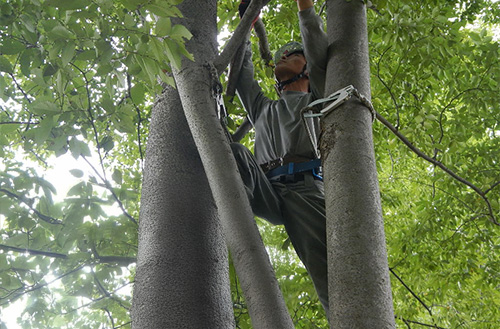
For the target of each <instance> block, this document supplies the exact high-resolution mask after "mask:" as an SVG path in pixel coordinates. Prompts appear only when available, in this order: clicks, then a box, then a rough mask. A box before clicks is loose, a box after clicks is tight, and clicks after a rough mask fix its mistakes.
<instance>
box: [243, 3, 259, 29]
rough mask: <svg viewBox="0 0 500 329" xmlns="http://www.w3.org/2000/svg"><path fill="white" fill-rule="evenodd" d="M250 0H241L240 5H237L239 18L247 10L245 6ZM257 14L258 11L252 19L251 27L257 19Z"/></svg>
mask: <svg viewBox="0 0 500 329" xmlns="http://www.w3.org/2000/svg"><path fill="white" fill-rule="evenodd" d="M251 1H252V0H241V2H240V5H239V6H238V11H239V13H240V18H242V17H243V15H244V14H245V11H246V10H247V8H248V6H249V5H250V2H251ZM259 15H260V11H259V13H258V14H257V16H256V17H255V18H254V20H253V21H252V27H253V25H254V24H255V22H256V21H257V20H258V19H259Z"/></svg>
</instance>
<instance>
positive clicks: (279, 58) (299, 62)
mask: <svg viewBox="0 0 500 329" xmlns="http://www.w3.org/2000/svg"><path fill="white" fill-rule="evenodd" d="M295 1H296V2H297V5H298V9H299V13H298V16H299V23H300V28H301V36H302V41H303V44H304V46H302V45H301V44H300V43H298V42H290V43H287V44H286V45H284V46H283V47H281V48H280V49H279V50H278V51H277V52H276V54H275V56H274V57H275V58H274V61H275V65H276V66H275V76H276V80H277V84H276V87H277V89H278V90H279V93H280V99H279V100H277V101H273V100H270V99H268V98H267V97H265V96H264V94H263V93H262V90H261V88H260V87H259V85H258V84H257V82H256V81H255V80H254V69H253V64H252V60H251V56H252V54H251V49H250V47H247V50H246V54H245V59H244V62H243V66H242V69H241V71H240V75H239V79H238V82H237V84H236V91H237V94H238V96H239V98H240V100H241V102H242V104H243V107H244V108H245V110H246V111H247V113H248V117H249V119H250V121H251V123H252V125H253V126H254V128H255V146H254V150H255V156H254V155H253V154H252V153H251V152H250V151H249V150H248V149H247V148H246V147H244V146H242V145H241V144H237V143H233V144H231V148H232V150H233V153H234V155H235V158H236V161H237V163H238V168H239V171H240V174H241V176H242V179H243V182H244V184H245V188H246V190H247V193H248V195H249V198H250V204H251V205H252V209H253V212H254V214H255V215H256V216H259V217H262V218H264V219H266V220H268V221H269V222H271V223H273V224H283V225H284V226H285V229H286V231H287V233H288V236H289V237H290V240H291V242H292V244H293V246H294V248H295V251H296V252H297V255H298V256H299V258H300V259H301V261H302V262H303V264H304V265H305V267H306V269H307V271H308V273H309V275H310V276H311V278H312V281H313V283H314V286H315V288H316V291H317V293H318V296H319V300H320V301H321V303H322V305H323V307H324V309H325V311H326V312H327V315H328V278H327V249H326V219H325V199H324V190H323V181H322V179H321V176H319V174H318V170H319V167H320V164H321V163H320V160H319V155H318V151H317V143H318V135H319V121H318V119H312V118H309V119H307V120H308V121H305V122H304V121H303V120H302V114H301V110H302V109H303V108H305V107H306V106H307V105H308V104H310V103H311V102H312V101H314V100H316V99H319V98H322V97H323V94H324V84H325V72H326V63H327V48H328V42H327V36H326V33H325V32H324V31H323V23H322V21H321V19H320V17H319V16H318V15H317V14H316V12H315V10H314V7H313V1H312V0H295ZM249 2H250V1H248V0H246V1H245V0H244V1H242V5H245V4H246V5H248V3H249ZM240 8H241V7H240ZM306 59H307V61H306ZM305 124H308V125H309V130H310V131H311V132H312V135H313V140H312V141H311V138H310V137H309V135H308V133H307V132H306V128H305Z"/></svg>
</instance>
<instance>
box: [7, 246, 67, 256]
mask: <svg viewBox="0 0 500 329" xmlns="http://www.w3.org/2000/svg"><path fill="white" fill-rule="evenodd" d="M0 249H1V250H3V251H15V252H19V253H23V254H24V253H28V254H30V255H36V256H46V257H52V258H61V259H66V258H68V255H65V254H59V253H57V252H50V251H42V250H34V249H26V248H18V247H12V246H7V245H4V244H0Z"/></svg>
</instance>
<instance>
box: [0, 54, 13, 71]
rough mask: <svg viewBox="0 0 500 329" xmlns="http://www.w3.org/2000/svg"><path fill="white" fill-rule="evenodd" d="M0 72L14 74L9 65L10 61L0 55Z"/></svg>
mask: <svg viewBox="0 0 500 329" xmlns="http://www.w3.org/2000/svg"><path fill="white" fill-rule="evenodd" d="M0 72H5V73H10V74H12V73H14V70H13V69H12V64H10V61H9V60H8V59H7V57H5V56H3V55H0Z"/></svg>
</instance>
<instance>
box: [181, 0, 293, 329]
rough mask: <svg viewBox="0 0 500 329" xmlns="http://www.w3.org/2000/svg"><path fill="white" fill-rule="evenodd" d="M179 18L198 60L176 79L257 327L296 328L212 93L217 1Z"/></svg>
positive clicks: (186, 5)
mask: <svg viewBox="0 0 500 329" xmlns="http://www.w3.org/2000/svg"><path fill="white" fill-rule="evenodd" d="M179 8H180V9H181V12H182V13H183V15H184V18H183V19H181V20H179V21H177V23H181V24H183V25H184V26H186V27H187V28H188V29H189V30H190V31H191V33H192V34H193V39H192V40H190V41H189V42H188V43H187V49H188V51H190V52H191V53H192V54H193V55H194V57H195V61H194V62H190V61H186V60H185V61H183V66H182V68H181V69H180V70H178V71H174V78H175V81H176V84H177V88H178V90H179V94H180V96H181V101H182V105H183V108H184V111H185V113H186V118H187V121H188V124H189V127H190V129H191V132H192V134H193V137H194V140H195V143H196V145H197V147H198V150H199V152H200V156H201V159H202V162H203V166H204V168H205V171H206V173H207V176H208V180H209V183H210V187H211V189H212V193H213V195H214V199H215V202H216V204H217V207H218V210H219V214H220V216H221V222H222V226H223V227H224V233H225V236H226V241H227V244H228V246H229V249H230V252H231V256H232V258H233V262H234V266H235V269H236V273H237V275H238V277H239V279H240V284H241V288H242V290H243V293H244V296H245V298H246V302H247V305H248V309H249V313H250V317H251V319H252V324H253V326H254V328H269V329H279V328H293V323H292V321H291V318H290V315H289V314H288V311H287V309H286V305H285V302H284V300H283V297H282V295H281V292H280V290H279V287H278V282H277V280H276V277H275V275H274V271H273V269H272V266H271V264H270V261H269V257H268V255H267V252H266V250H265V248H264V245H263V243H262V240H261V239H260V234H259V231H258V229H257V226H256V224H255V221H254V218H253V214H252V210H251V208H250V204H249V200H248V198H247V195H246V192H245V189H244V187H243V182H242V180H241V177H240V175H239V174H238V170H237V166H236V161H235V159H234V157H233V155H232V152H231V149H230V147H229V143H228V142H227V140H226V139H225V135H224V133H223V130H222V127H221V126H220V124H219V122H218V119H217V117H216V115H215V104H214V99H213V97H212V95H211V92H212V88H213V84H214V82H215V81H216V80H215V79H217V77H218V75H217V74H216V72H212V71H211V68H213V65H212V64H213V60H214V59H215V56H216V42H217V41H216V34H217V31H216V15H215V14H216V1H215V0H213V1H198V0H186V1H184V2H183V3H182V4H181V5H180V6H179Z"/></svg>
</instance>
